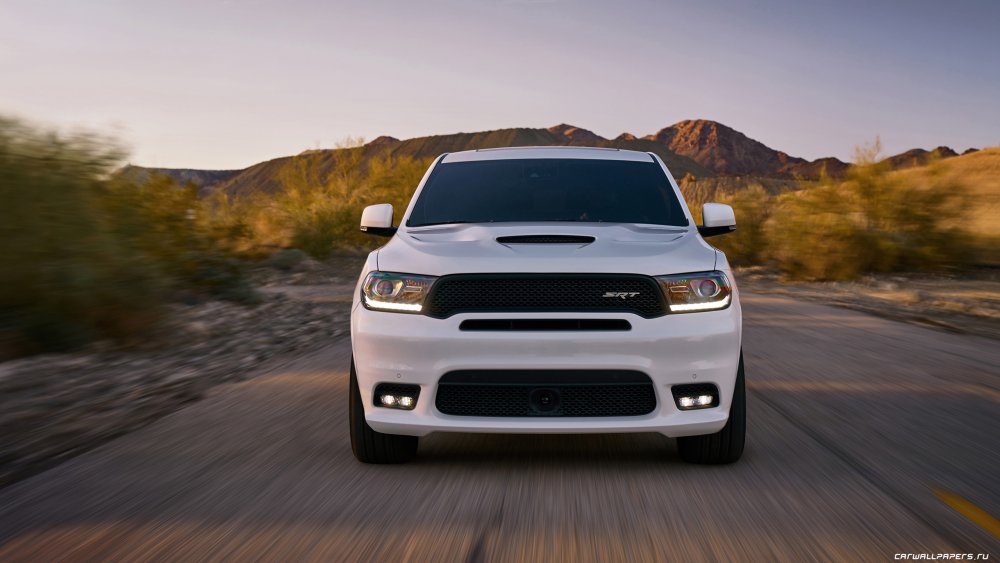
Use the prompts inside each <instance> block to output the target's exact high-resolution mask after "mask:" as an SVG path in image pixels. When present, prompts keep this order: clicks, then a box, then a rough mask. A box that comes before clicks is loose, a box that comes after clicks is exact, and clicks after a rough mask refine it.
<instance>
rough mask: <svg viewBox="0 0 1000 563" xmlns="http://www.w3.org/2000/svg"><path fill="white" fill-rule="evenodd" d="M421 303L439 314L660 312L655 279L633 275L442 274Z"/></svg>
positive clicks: (648, 314) (653, 314) (429, 311)
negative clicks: (609, 295)
mask: <svg viewBox="0 0 1000 563" xmlns="http://www.w3.org/2000/svg"><path fill="white" fill-rule="evenodd" d="M609 293H611V294H615V295H614V296H611V297H608V296H607V295H608V294H609ZM424 307H425V311H426V314H427V315H429V316H432V317H437V318H439V319H443V318H445V317H450V316H451V315H454V314H456V313H468V312H584V313H590V312H612V313H619V312H628V313H635V314H636V315H640V316H642V317H646V318H650V317H658V316H660V315H663V314H665V313H666V310H665V309H666V308H665V307H664V302H663V294H662V293H661V291H660V288H659V286H658V284H657V283H656V280H654V279H653V278H651V277H648V276H640V275H633V274H458V275H451V276H442V277H441V278H439V279H438V280H437V282H435V283H434V286H433V287H432V288H431V291H430V293H429V294H428V296H427V300H426V301H425V303H424Z"/></svg>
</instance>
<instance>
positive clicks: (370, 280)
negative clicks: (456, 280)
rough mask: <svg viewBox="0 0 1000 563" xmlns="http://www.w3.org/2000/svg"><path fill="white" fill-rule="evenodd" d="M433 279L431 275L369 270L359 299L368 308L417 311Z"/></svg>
mask: <svg viewBox="0 0 1000 563" xmlns="http://www.w3.org/2000/svg"><path fill="white" fill-rule="evenodd" d="M435 279H437V278H435V277H433V276H414V275H412V274H396V273H393V272H371V273H369V274H368V277H366V278H365V283H364V284H363V285H362V286H361V301H362V302H363V303H364V304H365V307H367V308H369V309H379V310H383V311H399V312H402V313H419V312H420V309H421V308H423V305H424V297H426V296H427V292H428V291H430V289H431V285H432V284H433V283H434V280H435Z"/></svg>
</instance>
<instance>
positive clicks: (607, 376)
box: [438, 369, 652, 386]
mask: <svg viewBox="0 0 1000 563" xmlns="http://www.w3.org/2000/svg"><path fill="white" fill-rule="evenodd" d="M639 383H652V380H651V379H650V378H649V376H648V375H646V374H644V373H642V372H641V371H635V370H628V369H580V370H576V369H517V370H508V369H469V370H458V371H449V372H448V373H446V374H444V375H442V376H441V379H439V380H438V384H439V385H540V386H547V385H559V386H567V385H622V384H639Z"/></svg>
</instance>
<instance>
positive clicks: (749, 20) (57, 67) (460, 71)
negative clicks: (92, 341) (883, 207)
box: [0, 0, 1000, 169]
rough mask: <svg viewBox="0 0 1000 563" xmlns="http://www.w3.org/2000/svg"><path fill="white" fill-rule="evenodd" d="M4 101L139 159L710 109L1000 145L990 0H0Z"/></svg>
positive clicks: (660, 120) (780, 132)
mask: <svg viewBox="0 0 1000 563" xmlns="http://www.w3.org/2000/svg"><path fill="white" fill-rule="evenodd" d="M0 114H6V115H13V116H17V117H21V118H24V119H26V120H29V121H32V122H35V123H38V124H41V125H44V126H48V127H54V128H59V129H62V130H67V131H68V130H77V129H86V130H91V131H97V132H100V133H104V134H110V135H113V136H114V137H116V138H118V139H120V141H121V142H122V143H123V144H124V145H125V146H126V147H127V148H128V149H130V151H131V156H130V160H131V162H132V163H134V164H140V165H146V166H161V167H181V168H213V169H226V168H243V167H246V166H249V165H251V164H254V163H256V162H260V161H263V160H268V159H271V158H275V157H278V156H284V155H289V154H296V153H299V152H301V151H303V150H306V149H311V148H317V147H322V148H328V147H333V146H336V145H337V144H338V143H343V142H344V141H345V139H347V138H349V137H351V138H358V137H362V138H366V139H373V138H375V137H377V136H379V135H391V136H394V137H398V138H409V137H416V136H423V135H432V134H445V133H456V132H461V131H483V130H489V129H499V128H506V127H548V126H551V125H555V124H557V123H563V122H565V123H570V124H573V125H576V126H579V127H583V128H586V129H590V130H592V131H594V132H595V133H597V134H599V135H603V136H605V137H615V136H617V135H618V134H620V133H622V132H626V131H627V132H631V133H633V134H636V135H640V136H641V135H646V134H650V133H655V132H656V131H657V130H659V129H661V128H663V127H666V126H668V125H671V124H673V123H676V122H677V121H680V120H683V119H695V118H700V119H713V120H716V121H719V122H722V123H724V124H726V125H729V126H730V127H733V128H735V129H737V130H738V131H742V132H743V133H745V134H747V135H748V136H750V137H752V138H755V139H757V140H759V141H761V142H763V143H764V144H766V145H768V146H770V147H772V148H776V149H779V150H783V151H785V152H787V153H789V154H792V155H794V156H800V157H804V158H809V159H813V158H818V157H822V156H837V157H839V158H842V159H845V160H847V159H849V158H850V156H851V154H852V152H853V148H854V147H855V146H857V145H859V144H863V143H866V142H869V141H871V140H872V139H874V137H875V136H876V135H879V136H880V137H881V140H882V145H883V147H884V152H885V153H886V154H893V153H898V152H902V151H903V150H906V149H909V148H913V147H923V148H928V149H929V148H932V147H935V146H938V145H948V146H951V147H952V148H955V149H957V150H959V151H961V150H964V149H966V148H968V147H983V146H995V145H1000V2H998V1H996V0H981V1H973V0H954V1H951V2H940V1H939V0H935V1H925V0H909V1H907V0H899V1H895V2H890V1H884V0H868V1H855V0H840V1H835V2H834V1H831V2H822V1H801V0H774V1H769V2H760V1H755V0H719V1H711V0H701V1H699V0H693V1H690V2H688V1H624V0H623V1H610V0H609V1H606V2H588V1H582V0H581V1H574V0H506V1H505V0H498V1H494V2H485V1H484V2H476V1H458V0H427V1H423V2H415V1H398V2H389V1H380V0H366V1H357V2H340V1H336V0H323V1H321V0H312V1H305V0H284V1H271V0H198V1H193V0H176V1H150V0H88V1H86V2H78V1H75V0H73V1H71V0H64V1H53V0H0Z"/></svg>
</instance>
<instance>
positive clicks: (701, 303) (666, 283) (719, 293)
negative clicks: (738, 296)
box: [656, 272, 733, 313]
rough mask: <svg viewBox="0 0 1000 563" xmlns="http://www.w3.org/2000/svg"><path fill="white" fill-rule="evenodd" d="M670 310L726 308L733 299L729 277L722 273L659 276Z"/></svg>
mask: <svg viewBox="0 0 1000 563" xmlns="http://www.w3.org/2000/svg"><path fill="white" fill-rule="evenodd" d="M656 280H657V281H658V282H660V288H661V289H662V290H663V295H664V297H666V299H667V305H669V306H670V312H671V313H693V312H695V311H712V310H716V309H725V308H726V307H728V306H729V303H730V302H731V301H732V299H733V288H732V286H730V285H729V278H727V277H726V274H723V273H722V272H701V273H697V274H680V275H676V276H659V277H657V278H656Z"/></svg>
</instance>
